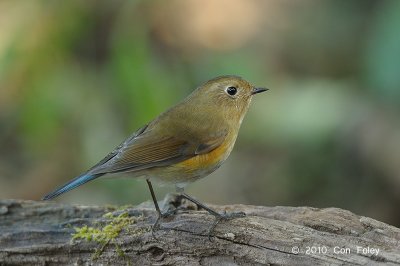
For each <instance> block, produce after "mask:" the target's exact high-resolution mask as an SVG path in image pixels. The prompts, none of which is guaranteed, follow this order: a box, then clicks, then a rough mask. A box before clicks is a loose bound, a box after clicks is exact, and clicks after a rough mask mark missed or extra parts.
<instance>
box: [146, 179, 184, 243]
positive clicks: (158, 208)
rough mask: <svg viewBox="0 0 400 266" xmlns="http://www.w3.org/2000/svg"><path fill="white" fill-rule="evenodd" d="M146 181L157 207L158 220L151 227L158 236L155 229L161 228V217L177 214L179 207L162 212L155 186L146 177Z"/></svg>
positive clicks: (152, 231)
mask: <svg viewBox="0 0 400 266" xmlns="http://www.w3.org/2000/svg"><path fill="white" fill-rule="evenodd" d="M146 182H147V185H148V186H149V190H150V194H151V197H152V199H153V203H154V206H155V207H156V211H157V213H158V217H157V220H156V222H155V223H154V225H153V226H152V228H151V233H152V234H153V237H154V238H156V237H155V235H154V231H157V230H158V229H159V228H160V221H161V219H162V218H164V217H168V216H170V215H172V214H175V213H176V212H177V209H174V210H169V211H167V212H165V213H162V212H161V210H160V207H159V206H158V202H157V198H156V194H155V193H154V189H153V186H152V184H151V182H150V180H148V179H146Z"/></svg>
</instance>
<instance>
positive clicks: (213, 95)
mask: <svg viewBox="0 0 400 266" xmlns="http://www.w3.org/2000/svg"><path fill="white" fill-rule="evenodd" d="M266 90H267V89H266V88H257V87H254V86H253V85H251V84H250V83H249V82H248V81H246V80H244V79H242V78H241V77H238V76H220V77H216V78H213V79H211V80H209V81H207V82H206V83H204V84H203V85H201V86H200V87H198V88H197V89H196V90H194V91H193V92H192V93H191V94H190V95H189V96H188V97H187V98H186V99H184V100H183V101H181V102H180V103H178V104H177V105H175V106H174V107H172V108H170V109H169V110H167V111H166V112H164V113H162V114H161V115H159V116H158V117H157V118H155V119H154V120H153V121H151V122H150V123H148V124H147V125H145V126H144V127H142V128H140V129H139V130H137V131H136V132H135V133H134V134H133V135H131V136H130V137H129V138H128V139H126V140H125V141H124V142H122V143H121V144H120V145H119V146H118V147H116V148H115V149H114V150H113V151H112V152H110V153H109V154H108V155H107V156H106V157H105V158H104V159H103V160H101V161H100V162H99V163H97V164H96V165H95V166H93V167H92V168H90V169H89V170H88V171H87V172H85V173H84V174H82V175H80V176H78V177H76V178H74V179H73V180H71V181H70V182H68V183H66V184H65V185H63V186H61V187H60V188H58V189H56V190H55V191H53V192H51V193H49V194H48V195H46V196H45V197H44V198H43V200H49V199H52V198H55V197H57V196H59V195H61V194H63V193H65V192H67V191H70V190H72V189H74V188H76V187H78V186H80V185H83V184H85V183H87V182H89V181H91V180H94V179H96V178H98V177H100V176H103V175H105V174H114V173H120V172H129V174H130V175H131V176H132V177H142V178H145V179H146V181H147V185H148V187H149V190H150V193H151V196H152V199H153V202H154V205H155V208H156V210H157V213H158V219H157V221H156V222H155V224H154V225H153V229H154V228H157V227H158V226H159V221H160V219H161V218H163V217H166V216H168V215H170V214H171V212H170V211H166V212H161V210H160V208H159V206H158V203H157V199H156V196H155V193H154V190H153V186H152V183H151V182H152V181H153V180H154V181H159V182H161V183H170V184H171V183H172V184H175V186H176V188H177V191H178V192H179V193H180V195H181V196H182V197H183V198H186V199H188V200H189V201H192V202H193V203H195V204H196V205H197V206H199V207H201V208H203V209H205V210H207V211H208V212H209V213H210V214H212V215H214V216H215V217H216V222H215V223H214V225H213V227H212V228H214V227H215V226H216V225H217V223H218V222H219V221H220V220H222V219H232V218H236V217H243V216H244V214H243V213H230V214H226V213H223V214H220V213H218V212H217V211H215V210H213V209H211V208H209V207H207V206H206V205H204V204H202V203H201V202H199V201H197V200H196V199H194V198H192V197H190V196H189V195H187V194H186V193H184V190H183V189H184V187H185V186H186V185H187V184H189V183H191V182H193V181H196V180H197V179H199V178H202V177H205V176H207V175H209V174H210V173H212V172H214V171H215V170H216V169H217V168H219V167H220V166H221V164H222V163H223V162H224V161H225V160H226V159H227V157H228V156H229V154H230V153H231V151H232V148H233V146H234V144H235V141H236V137H237V135H238V132H239V128H240V125H241V123H242V120H243V118H244V116H245V114H246V112H247V110H248V108H249V105H250V102H251V99H252V96H253V95H255V94H257V93H260V92H264V91H266ZM172 211H173V210H172ZM212 230H213V229H212Z"/></svg>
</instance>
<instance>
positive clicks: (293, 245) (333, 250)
mask: <svg viewBox="0 0 400 266" xmlns="http://www.w3.org/2000/svg"><path fill="white" fill-rule="evenodd" d="M165 202H166V203H168V204H170V205H173V206H174V207H180V208H182V209H181V210H179V211H178V213H177V214H176V215H172V216H170V217H167V218H164V219H163V220H162V222H161V229H160V230H158V231H155V233H154V235H153V234H152V232H151V226H152V224H153V223H154V222H155V220H156V218H157V214H156V212H155V210H154V208H153V206H152V204H149V203H145V204H141V205H139V206H136V207H130V208H127V209H125V210H116V209H115V208H114V207H111V206H104V207H95V206H81V205H64V204H57V203H52V202H36V201H23V200H2V201H0V265H20V264H23V265H92V264H93V265H98V264H103V265H258V264H260V265H264V264H277V265H282V264H283V265H286V264H296V265H326V264H329V265H344V264H356V265H371V264H385V265H400V229H398V228H396V227H393V226H390V225H387V224H385V223H383V222H379V221H376V220H374V219H371V218H367V217H362V216H358V215H355V214H353V213H351V212H349V211H346V210H342V209H337V208H327V209H316V208H310V207H297V208H294V207H262V206H245V205H229V206H211V207H213V208H214V209H216V210H218V211H219V212H224V211H226V212H231V211H235V212H236V211H242V212H245V213H246V217H244V218H237V219H234V220H229V221H221V222H220V223H219V224H218V225H217V226H216V228H215V230H214V231H213V236H212V237H211V240H210V239H209V236H208V232H209V229H210V227H211V226H212V224H213V222H214V220H215V219H214V217H213V216H211V215H209V214H208V213H207V212H205V211H203V210H196V207H195V206H193V205H191V204H189V203H188V202H186V201H184V200H181V199H180V198H178V197H170V198H167V199H166V201H165ZM108 212H113V215H110V214H108V215H106V216H104V214H105V213H108ZM126 212H128V213H129V217H128V216H126V214H125V213H126ZM120 214H125V216H124V215H122V216H121V215H120ZM118 215H120V217H125V218H123V219H125V220H123V219H122V220H123V221H124V222H126V221H128V222H127V223H119V222H120V221H122V220H118V221H117V220H115V219H116V218H115V217H117V216H118ZM112 216H113V217H112ZM126 219H128V220H126ZM110 224H111V228H114V227H112V226H115V225H116V224H117V225H121V226H122V227H121V228H122V230H121V231H118V230H117V231H113V233H115V232H117V234H116V235H113V236H112V237H111V238H107V237H106V238H105V239H104V238H103V239H101V237H100V240H99V239H97V241H95V240H93V239H92V241H88V240H87V239H82V238H79V234H78V235H77V234H76V233H77V232H81V233H82V232H83V231H81V230H82V229H77V228H85V227H84V226H85V225H86V226H87V228H92V229H95V230H96V229H98V230H103V229H104V230H103V231H107V230H108V229H109V228H110V227H107V228H106V226H107V225H110ZM115 228H116V227H115ZM121 228H120V229H121ZM77 230H78V231H77ZM73 234H75V239H72V238H73V237H72V235H73ZM80 236H81V237H82V235H80ZM94 238H95V237H94ZM378 250H379V251H378Z"/></svg>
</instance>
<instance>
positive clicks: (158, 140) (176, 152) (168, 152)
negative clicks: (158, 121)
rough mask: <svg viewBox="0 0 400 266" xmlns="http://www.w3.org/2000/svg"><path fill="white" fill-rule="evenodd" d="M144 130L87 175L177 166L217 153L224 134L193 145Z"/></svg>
mask: <svg viewBox="0 0 400 266" xmlns="http://www.w3.org/2000/svg"><path fill="white" fill-rule="evenodd" d="M146 129H147V128H146V127H144V128H141V129H140V130H138V131H137V132H136V133H135V134H133V135H132V136H131V137H130V138H128V139H127V140H126V141H124V142H123V143H122V144H121V145H119V146H118V147H117V148H116V149H115V150H114V151H112V152H111V153H110V154H108V155H107V156H106V157H105V158H104V159H103V160H101V161H100V162H99V163H98V164H96V165H95V166H94V167H92V168H91V169H90V170H89V171H88V172H89V173H90V174H105V173H116V172H125V171H137V170H143V169H148V168H151V167H157V166H164V165H169V164H172V163H178V162H181V161H184V160H186V159H189V158H191V157H193V156H196V155H199V154H203V153H207V152H210V151H212V150H214V149H216V148H217V147H218V146H220V145H221V144H222V142H223V141H224V139H225V137H226V131H221V133H220V134H214V135H213V136H210V137H209V138H207V139H206V140H202V141H196V140H192V139H191V138H187V137H182V136H181V137H179V136H168V135H160V133H158V132H155V131H153V130H146Z"/></svg>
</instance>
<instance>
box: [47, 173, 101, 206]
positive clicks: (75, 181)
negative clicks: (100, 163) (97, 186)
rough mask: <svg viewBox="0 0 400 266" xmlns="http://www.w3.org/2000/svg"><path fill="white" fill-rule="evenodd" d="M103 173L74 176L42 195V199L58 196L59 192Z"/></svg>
mask: <svg viewBox="0 0 400 266" xmlns="http://www.w3.org/2000/svg"><path fill="white" fill-rule="evenodd" d="M102 175H103V174H94V175H91V174H83V175H80V176H78V177H76V178H74V179H73V180H71V181H69V182H68V183H66V184H65V185H63V186H61V187H59V188H58V189H56V190H54V191H53V192H51V193H49V194H47V195H46V196H44V197H43V199H42V200H49V199H52V198H55V197H58V196H60V195H61V194H63V193H65V192H68V191H70V190H72V189H74V188H76V187H79V186H80V185H83V184H85V183H87V182H89V181H91V180H93V179H95V178H98V177H99V176H102Z"/></svg>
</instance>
